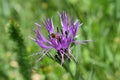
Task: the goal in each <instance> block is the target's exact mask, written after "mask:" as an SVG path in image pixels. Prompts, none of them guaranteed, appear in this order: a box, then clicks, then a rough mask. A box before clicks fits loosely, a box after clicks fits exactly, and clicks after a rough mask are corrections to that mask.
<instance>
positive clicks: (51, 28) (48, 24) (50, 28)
mask: <svg viewBox="0 0 120 80" xmlns="http://www.w3.org/2000/svg"><path fill="white" fill-rule="evenodd" d="M45 27H46V29H47V30H48V31H49V32H50V33H54V25H53V21H52V18H51V19H50V18H48V19H46V21H45Z"/></svg>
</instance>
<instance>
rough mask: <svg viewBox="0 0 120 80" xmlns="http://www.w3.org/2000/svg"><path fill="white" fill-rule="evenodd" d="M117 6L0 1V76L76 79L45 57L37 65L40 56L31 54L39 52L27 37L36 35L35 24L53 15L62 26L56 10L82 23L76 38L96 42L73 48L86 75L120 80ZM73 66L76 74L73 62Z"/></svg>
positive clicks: (5, 79)
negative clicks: (64, 12)
mask: <svg viewBox="0 0 120 80" xmlns="http://www.w3.org/2000/svg"><path fill="white" fill-rule="evenodd" d="M119 5H120V0H0V80H72V79H71V76H70V74H69V73H67V72H66V71H65V70H64V69H63V68H62V67H61V66H60V65H59V64H58V63H56V62H55V61H53V60H51V59H50V58H48V57H47V56H46V57H44V58H43V59H42V60H41V61H39V62H38V63H34V61H35V60H36V59H37V58H38V57H39V55H37V56H34V57H29V56H30V55H32V54H33V53H36V52H39V51H40V50H41V49H40V47H39V46H38V45H37V44H36V43H35V42H34V41H32V40H31V39H30V38H29V36H31V37H34V32H33V30H34V29H35V25H34V23H35V22H39V23H41V20H40V19H42V18H44V17H52V16H53V21H54V24H55V26H59V24H60V23H59V18H58V15H57V12H62V11H66V12H67V14H68V15H69V16H70V17H71V18H72V16H75V18H77V19H79V20H80V21H81V23H83V25H82V27H81V28H80V29H79V32H78V37H77V39H78V40H87V39H90V40H93V42H90V43H87V44H86V45H77V46H75V48H74V49H73V50H72V51H73V53H74V55H75V56H76V58H77V59H78V60H79V61H80V63H81V64H80V65H81V66H80V69H81V74H82V76H83V78H84V79H85V80H90V79H91V78H90V77H92V79H91V80H120V6H119ZM16 26H17V27H16ZM14 28H15V29H14ZM15 31H16V32H15ZM46 35H47V34H46ZM76 53H77V54H76ZM51 54H52V51H51ZM70 67H71V71H72V73H74V63H73V62H71V65H70Z"/></svg>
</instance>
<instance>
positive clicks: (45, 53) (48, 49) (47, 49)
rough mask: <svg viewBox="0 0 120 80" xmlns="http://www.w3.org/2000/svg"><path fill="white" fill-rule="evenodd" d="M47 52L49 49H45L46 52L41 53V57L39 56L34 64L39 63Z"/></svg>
mask: <svg viewBox="0 0 120 80" xmlns="http://www.w3.org/2000/svg"><path fill="white" fill-rule="evenodd" d="M48 51H49V49H47V50H46V51H45V52H44V53H43V55H42V56H40V57H39V58H38V59H37V60H36V61H35V62H38V61H40V60H41V59H42V58H43V57H44V56H45V55H46V54H47V52H48Z"/></svg>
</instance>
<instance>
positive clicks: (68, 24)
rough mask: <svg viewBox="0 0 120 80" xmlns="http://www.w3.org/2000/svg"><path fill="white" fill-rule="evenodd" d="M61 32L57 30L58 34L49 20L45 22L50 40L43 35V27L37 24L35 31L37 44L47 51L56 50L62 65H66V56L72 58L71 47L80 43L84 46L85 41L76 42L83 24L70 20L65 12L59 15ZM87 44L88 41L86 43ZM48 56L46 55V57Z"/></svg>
mask: <svg viewBox="0 0 120 80" xmlns="http://www.w3.org/2000/svg"><path fill="white" fill-rule="evenodd" d="M59 18H60V23H61V28H62V29H61V30H60V29H58V28H57V32H55V30H54V25H53V21H52V19H50V18H48V19H46V20H45V22H44V27H45V28H46V30H47V31H48V34H49V35H48V40H47V39H46V38H45V37H44V36H43V35H42V33H41V26H40V25H39V24H38V23H36V26H37V27H38V29H37V30H35V33H36V38H35V42H36V43H37V44H38V45H39V46H40V47H41V48H43V49H45V50H46V51H49V50H50V49H52V48H54V49H56V51H57V52H58V55H60V58H61V64H63V63H64V56H67V57H68V58H70V57H71V56H72V54H71V52H70V49H69V46H70V44H71V43H79V44H82V42H84V41H77V42H76V41H75V36H76V33H77V31H78V28H79V27H80V26H81V23H80V22H79V21H78V20H76V21H74V19H71V20H70V19H69V18H68V16H67V14H66V13H65V12H63V13H62V14H59ZM86 42H87V41H86ZM45 54H47V52H46V53H44V55H45ZM42 57H43V56H42Z"/></svg>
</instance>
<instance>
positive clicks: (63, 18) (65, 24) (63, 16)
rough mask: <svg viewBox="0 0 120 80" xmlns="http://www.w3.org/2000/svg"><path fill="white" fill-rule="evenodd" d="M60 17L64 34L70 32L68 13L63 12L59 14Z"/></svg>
mask: <svg viewBox="0 0 120 80" xmlns="http://www.w3.org/2000/svg"><path fill="white" fill-rule="evenodd" d="M58 15H59V17H60V22H61V26H62V29H63V33H64V32H65V31H67V30H68V16H67V14H66V12H63V13H62V14H60V13H59V14H58Z"/></svg>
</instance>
